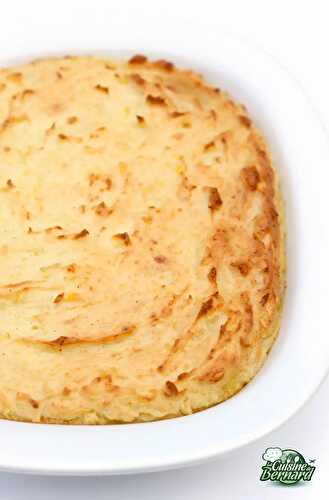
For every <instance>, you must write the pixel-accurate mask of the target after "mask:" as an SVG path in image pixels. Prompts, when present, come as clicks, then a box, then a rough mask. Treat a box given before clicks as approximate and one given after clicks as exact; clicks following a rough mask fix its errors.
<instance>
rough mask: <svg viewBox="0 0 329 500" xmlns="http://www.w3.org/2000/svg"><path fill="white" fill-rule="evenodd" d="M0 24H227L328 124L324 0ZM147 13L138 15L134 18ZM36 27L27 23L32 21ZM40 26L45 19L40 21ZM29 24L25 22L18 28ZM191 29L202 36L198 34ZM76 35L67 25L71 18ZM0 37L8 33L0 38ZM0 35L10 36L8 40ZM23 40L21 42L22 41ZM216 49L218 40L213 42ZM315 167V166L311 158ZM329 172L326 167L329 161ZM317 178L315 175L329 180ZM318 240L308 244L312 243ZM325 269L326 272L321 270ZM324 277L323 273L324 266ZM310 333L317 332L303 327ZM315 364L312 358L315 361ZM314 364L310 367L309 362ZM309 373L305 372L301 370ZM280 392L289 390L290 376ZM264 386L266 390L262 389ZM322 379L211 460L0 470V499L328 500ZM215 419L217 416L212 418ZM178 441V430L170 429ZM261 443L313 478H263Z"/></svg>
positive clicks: (191, 6) (232, 1) (187, 5)
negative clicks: (257, 437)
mask: <svg viewBox="0 0 329 500" xmlns="http://www.w3.org/2000/svg"><path fill="white" fill-rule="evenodd" d="M1 9H2V10H1V18H0V29H1V23H2V22H6V17H10V18H12V17H14V18H16V19H17V23H18V24H22V23H24V24H25V23H28V24H29V23H30V24H31V29H36V26H35V23H34V22H33V17H34V16H33V11H34V9H38V10H40V9H41V10H42V15H40V14H39V15H38V19H40V18H43V19H44V24H45V25H48V24H50V25H54V24H56V25H57V26H58V36H60V23H61V22H67V17H68V16H69V17H70V18H72V15H71V11H72V10H73V9H75V16H74V19H75V22H76V23H79V19H80V18H81V17H82V16H83V17H84V15H85V10H86V9H87V10H88V16H89V18H90V29H97V22H100V20H103V22H104V19H106V18H109V19H113V17H117V16H118V18H119V17H120V15H127V16H134V17H135V18H136V30H138V29H142V28H141V26H145V24H144V23H145V17H147V13H148V11H149V10H152V12H153V15H154V11H156V12H157V15H158V17H159V20H161V22H162V23H165V24H167V25H168V37H170V16H178V17H181V18H182V40H183V37H184V23H187V22H188V19H189V18H190V17H191V18H192V17H194V18H196V19H198V18H202V17H203V18H207V17H210V18H212V19H213V20H214V19H216V20H218V30H224V31H228V32H232V33H233V34H236V35H238V36H239V37H243V38H246V40H249V41H251V42H254V43H256V44H257V45H259V46H261V47H262V48H264V49H266V50H267V51H268V52H270V53H272V54H273V55H274V56H276V57H277V59H279V60H280V61H281V63H282V64H283V65H284V66H286V67H287V68H288V69H290V70H291V72H292V73H294V74H295V76H296V77H297V79H299V81H300V82H301V83H302V85H303V87H304V89H305V90H306V92H307V93H308V94H309V96H310V97H311V99H312V100H313V103H314V105H315V106H316V107H317V109H318V110H319V112H320V114H321V115H322V118H323V121H324V123H325V126H326V127H327V129H329V64H328V55H327V52H328V47H329V30H328V14H329V7H328V4H327V2H325V1H317V0H314V1H312V2H310V1H298V2H295V1H292V0H290V1H288V0H285V1H281V0H267V1H262V0H257V1H256V0H248V1H246V0H225V1H220V0H216V1H210V0H202V2H199V1H198V2H197V1H193V0H190V1H188V2H185V1H181V2H179V1H178V0H176V1H171V0H166V1H164V2H162V1H160V2H155V1H153V2H151V1H146V0H144V1H141V0H139V1H129V2H128V1H124V0H121V1H120V2H119V5H116V4H114V3H112V2H109V1H107V2H105V1H104V2H102V1H97V0H94V1H93V2H84V1H82V0H80V2H74V1H71V2H70V3H69V2H62V1H57V2H49V1H48V2H47V1H44V2H42V3H41V2H38V1H30V2H24V3H23V2H18V1H11V2H10V4H8V5H7V2H6V5H1ZM142 18H144V21H141V19H142ZM32 26H33V28H32ZM43 28H45V26H43ZM25 29H26V28H25ZM196 36H200V34H198V33H196ZM72 37H73V38H74V24H72ZM0 41H1V43H6V41H4V40H2V39H1V34H0ZM7 43H10V41H9V40H8V41H7ZM22 46H24V40H22ZM218 50H220V47H218ZM310 168H313V169H314V175H316V165H312V166H310ZM328 170H329V165H328ZM328 180H329V174H328V179H320V182H328ZM316 244H317V243H316V242H314V245H315V248H316ZM323 272H327V273H328V269H324V270H323ZM328 277H329V273H328ZM310 336H314V337H315V338H314V341H316V332H310ZM314 363H316V360H314ZM310 370H312V366H310ZM301 376H305V377H306V376H307V374H301ZM282 390H285V391H293V387H291V386H290V385H289V381H287V385H286V387H283V388H282ZM269 393H270V388H269ZM328 396H329V380H327V381H326V382H325V383H324V384H323V385H322V387H321V388H320V390H319V391H318V393H317V394H316V395H315V396H314V398H313V399H312V400H311V401H310V402H309V403H308V404H307V405H306V406H305V407H304V409H303V410H302V411H301V412H300V413H299V414H298V415H297V416H295V417H294V418H293V419H292V420H291V421H290V422H288V423H287V424H285V426H284V427H282V428H281V429H279V430H277V431H275V432H274V433H272V434H271V435H270V436H268V437H267V438H265V439H263V440H261V441H258V442H257V443H254V444H253V445H250V446H248V447H247V448H245V449H243V450H242V451H239V452H236V453H234V454H232V455H231V456H229V457H226V458H223V459H221V460H217V461H215V462H212V463H210V464H205V465H202V466H198V467H194V468H191V469H185V470H179V471H171V472H161V473H156V474H148V475H140V476H129V477H128V476H125V477H103V478H46V477H36V476H35V477H33V476H18V475H10V474H0V500H16V499H19V500H21V499H22V500H23V499H24V500H29V499H30V498H31V499H32V498H33V499H34V500H39V499H42V500H44V499H45V498H47V500H52V499H53V498H54V499H55V498H56V499H58V498H59V499H63V500H66V499H70V500H71V499H72V500H74V499H77V498H79V499H81V500H84V499H88V500H89V499H90V500H102V499H115V500H121V499H122V500H126V499H127V500H128V499H129V500H130V499H133V500H149V499H152V500H153V499H156V500H162V499H170V500H185V499H187V498H188V499H189V500H194V499H195V500H199V499H201V498H205V500H212V499H220V498H221V499H223V500H231V499H234V500H235V499H238V500H239V499H242V498H246V499H247V500H263V499H265V500H268V499H269V500H271V499H274V498H284V499H287V498H289V499H290V498H298V499H302V500H303V499H309V500H311V499H313V498H317V499H318V500H322V499H323V500H325V499H327V497H328V494H327V489H326V483H327V482H326V476H327V471H328V470H329V425H328V423H329V397H328ZM219 425H220V422H219ZM177 439H179V436H177ZM268 446H280V447H290V448H295V449H297V450H299V451H300V452H301V453H302V454H303V455H304V456H305V458H315V459H316V465H317V470H316V472H315V475H314V478H313V480H312V482H311V483H310V484H307V485H304V484H303V485H297V486H295V487H291V488H289V489H288V488H287V487H280V486H275V485H272V484H269V483H260V481H259V480H258V478H259V475H260V466H261V465H262V460H261V455H262V453H263V451H264V450H265V448H266V447H268ZM86 452H87V450H86Z"/></svg>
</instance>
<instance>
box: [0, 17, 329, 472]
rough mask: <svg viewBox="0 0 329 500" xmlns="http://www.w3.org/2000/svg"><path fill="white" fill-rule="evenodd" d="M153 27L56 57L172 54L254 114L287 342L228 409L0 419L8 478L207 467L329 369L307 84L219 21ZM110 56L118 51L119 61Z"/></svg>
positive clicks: (20, 54) (319, 169)
mask: <svg viewBox="0 0 329 500" xmlns="http://www.w3.org/2000/svg"><path fill="white" fill-rule="evenodd" d="M148 28H149V29H147V30H145V32H143V33H139V34H138V37H136V36H135V35H134V33H130V34H129V31H126V32H124V30H123V32H122V25H120V26H118V27H115V26H114V25H112V27H111V29H113V30H112V32H111V30H109V29H108V27H107V26H105V24H104V25H103V26H102V29H100V31H99V33H96V32H95V33H92V34H88V35H86V34H85V32H84V31H83V30H82V29H81V28H79V29H78V32H77V36H76V39H75V41H74V44H72V41H71V38H70V37H69V31H68V27H66V29H64V32H61V42H60V43H57V44H56V46H57V47H58V49H57V51H56V53H57V54H66V53H71V54H84V53H90V54H103V55H104V54H107V55H109V56H116V55H126V54H132V53H136V52H141V53H145V54H147V55H150V56H152V55H153V54H154V55H155V56H156V57H159V56H161V57H166V58H168V59H170V60H172V61H173V62H176V63H177V65H179V66H186V67H188V68H190V69H196V70H199V71H200V72H201V73H202V74H204V75H205V77H206V79H208V80H210V81H211V82H213V83H214V84H216V85H218V86H220V87H221V88H223V89H225V90H227V91H228V92H229V93H231V94H232V96H233V97H234V98H236V99H237V100H240V101H242V102H243V103H245V104H246V105H247V107H248V109H249V110H250V114H251V116H252V117H253V118H254V119H255V122H256V124H257V125H259V127H260V129H261V130H262V131H263V132H264V134H265V136H266V137H267V140H268V142H269V144H270V146H271V149H272V151H273V155H274V160H275V162H276V164H277V167H278V170H279V172H280V174H281V177H282V185H283V195H284V198H285V200H286V213H287V227H288V243H287V250H288V252H287V253H288V290H287V293H286V304H285V307H284V313H283V322H282V327H281V333H280V335H279V338H278V340H277V342H276V343H275V346H274V348H273V349H272V351H271V353H270V356H269V359H268V360H267V361H266V363H265V366H264V367H263V369H262V370H261V372H260V373H259V374H258V375H257V376H256V377H255V379H254V380H253V381H252V382H251V383H250V384H248V385H247V386H246V387H245V388H244V389H243V390H242V391H241V392H240V393H239V394H237V395H236V396H234V397H233V398H231V399H229V400H228V401H226V402H224V403H221V404H220V405H218V406H215V407H212V408H210V409H208V410H204V411H202V412H199V413H196V414H194V415H190V416H185V417H180V418H175V419H170V420H163V421H158V422H151V423H142V424H125V425H113V426H95V427H94V426H59V425H45V424H25V423H19V422H9V421H0V440H1V442H2V446H1V449H0V470H6V471H12V472H30V473H38V474H42V473H43V474H72V475H73V474H80V475H82V474H83V475H85V474H86V475H88V474H89V475H92V474H95V475H98V474H123V473H137V472H146V471H154V470H160V469H169V468H176V467H182V466H187V465H192V464H195V463H200V462H202V461H204V460H207V459H210V458H214V457H217V456H220V455H224V454H225V453H228V452H231V451H233V450H236V449H238V448H240V447H242V446H245V445H247V444H249V443H251V442H253V441H255V440H257V439H260V438H261V437H263V436H265V435H266V434H268V433H269V432H271V431H273V430H274V429H276V428H278V427H279V426H280V425H282V424H283V423H284V422H286V421H287V420H288V419H289V418H291V417H292V416H293V415H294V414H295V413H296V412H297V411H298V410H299V409H300V408H301V407H302V406H303V405H304V404H305V403H306V402H307V400H308V399H309V398H310V397H311V396H312V394H314V392H315V391H316V389H317V388H318V387H319V385H320V383H321V382H322V381H323V380H324V378H325V376H326V374H327V372H328V368H329V341H328V337H329V336H328V335H326V315H325V311H326V308H325V306H326V303H325V302H326V300H325V299H326V297H328V295H329V293H328V292H329V287H328V281H329V279H328V278H329V274H328V270H327V269H326V260H325V258H326V256H327V255H328V251H329V230H328V225H327V222H326V220H325V219H326V217H325V214H326V213H328V212H329V201H328V198H327V197H326V187H325V185H324V184H325V183H321V175H324V173H325V169H326V166H327V164H328V163H329V149H328V145H327V137H326V135H325V132H324V129H323V127H322V126H321V124H320V121H319V119H318V117H317V116H316V113H315V112H314V110H313V108H312V106H311V105H310V103H309V102H308V99H307V98H306V97H305V95H304V93H303V91H302V90H301V87H300V86H299V85H298V84H297V83H296V82H295V81H294V79H293V78H292V77H291V76H290V75H289V74H288V73H287V72H286V71H285V70H284V69H283V68H282V67H281V66H280V65H279V64H278V63H276V62H275V60H274V59H273V58H272V57H270V56H268V55H267V54H265V53H264V52H262V51H261V50H259V49H257V48H253V47H252V46H250V45H249V44H246V43H245V42H244V41H240V40H238V39H236V38H234V37H232V36H231V35H227V34H222V33H219V32H218V30H217V29H216V26H215V25H214V24H211V23H208V24H207V25H204V26H203V27H201V25H200V24H198V25H196V24H195V22H194V24H193V22H192V21H191V22H190V21H189V23H187V24H186V25H185V26H184V40H183V41H182V33H181V25H180V24H179V23H178V20H176V22H172V24H171V29H170V33H168V28H166V29H161V27H159V25H157V26H156V27H155V26H153V27H150V26H148ZM151 28H152V29H151ZM196 29H198V32H199V33H201V35H202V36H200V37H199V38H198V37H196V36H193V35H194V34H195V32H196ZM127 33H128V35H127ZM40 36H41V35H40ZM47 36H48V35H46V38H45V40H44V42H43V45H40V41H39V40H38V37H34V38H33V39H32V37H31V40H30V42H29V41H28V40H29V36H27V37H26V42H25V49H24V50H22V49H21V47H20V46H19V45H17V47H15V46H14V48H13V47H12V46H11V47H10V48H9V49H5V48H4V49H0V66H2V65H6V64H15V63H17V62H22V61H27V60H29V59H31V58H33V57H40V56H50V55H55V54H54V52H53V51H52V49H51V48H52V46H54V44H53V41H54V37H55V33H52V32H51V33H49V36H48V38H47ZM57 36H58V35H57ZM169 36H170V39H169ZM137 38H138V40H137ZM104 47H106V48H107V49H108V50H107V51H105V50H104ZM111 47H112V48H115V47H120V48H121V49H122V52H117V51H116V50H110V48H111ZM131 47H134V50H131ZM161 48H165V50H159V49H161ZM321 269H322V273H321ZM326 278H327V280H326ZM321 311H322V312H321Z"/></svg>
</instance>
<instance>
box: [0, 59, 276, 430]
mask: <svg viewBox="0 0 329 500" xmlns="http://www.w3.org/2000/svg"><path fill="white" fill-rule="evenodd" d="M0 206H1V210H0V219H1V221H0V222H1V223H0V254H1V258H0V314H1V329H0V359H1V363H0V416H2V417H3V418H8V419H15V420H24V421H33V422H54V423H84V424H105V423H115V422H133V421H149V420H156V419H161V418H166V417H175V416H179V415H185V414H190V413H192V412H194V411H196V410H200V409H203V408H207V407H209V406H211V405H214V404H216V403H219V402H220V401H223V400H225V399H227V398H229V397H230V396H232V395H233V394H235V393H236V392H237V391H238V390H239V389H241V388H242V387H243V386H244V385H245V384H246V383H247V382H248V381H249V380H250V379H251V378H252V377H253V376H254V375H255V374H256V372H257V371H258V370H259V368H260V367H261V365H262V364H263V362H264V360H265V358H266V355H267V352H268V351H269V349H270V347H271V345H272V343H273V341H274V339H275V336H276V334H277V330H278V321H279V313H280V305H281V299H282V291H283V257H282V256H283V243H282V242H283V230H282V220H281V219H282V214H281V206H280V196H279V190H278V181H277V174H276V172H275V170H274V168H273V166H272V161H271V156H270V154H269V151H268V149H267V146H266V144H265V142H264V140H263V139H262V137H261V135H260V133H259V132H258V130H257V129H256V128H255V126H254V125H253V123H252V122H251V120H250V118H249V117H248V114H247V112H246V109H245V108H244V107H243V106H241V105H238V104H236V103H234V102H233V101H232V100H231V99H230V97H229V96H228V95H227V94H226V93H224V92H223V91H221V90H219V89H215V88H213V87H211V86H209V85H208V84H207V83H205V81H204V80H203V79H202V77H201V76H199V75H197V74H195V73H193V72H191V71H185V70H180V69H177V68H176V67H175V66H174V65H172V64H171V63H168V62H166V61H163V60H160V61H155V62H149V61H148V60H147V59H146V58H145V57H143V56H135V57H133V58H131V59H130V61H119V60H118V61H117V60H110V59H107V58H97V57H65V58H59V59H45V60H37V61H33V62H32V63H29V64H26V65H21V66H19V67H15V68H4V69H1V70H0Z"/></svg>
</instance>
